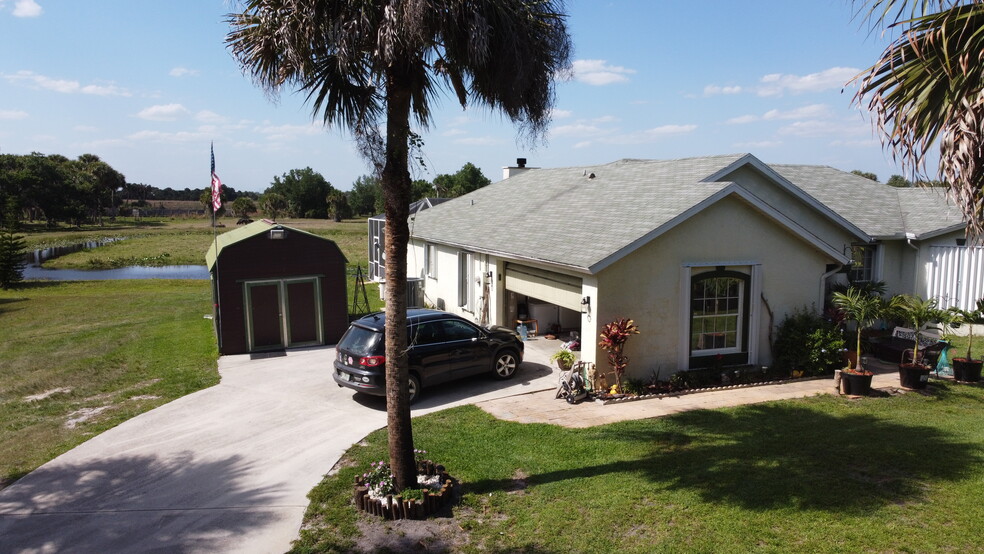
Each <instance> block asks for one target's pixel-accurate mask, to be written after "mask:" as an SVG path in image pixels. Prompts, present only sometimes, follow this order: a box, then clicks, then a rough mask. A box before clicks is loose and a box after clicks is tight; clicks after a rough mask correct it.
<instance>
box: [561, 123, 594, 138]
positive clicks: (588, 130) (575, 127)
mask: <svg viewBox="0 0 984 554" xmlns="http://www.w3.org/2000/svg"><path fill="white" fill-rule="evenodd" d="M603 133H605V131H603V130H602V129H601V128H600V127H596V126H595V125H588V124H585V123H572V124H570V125H558V126H556V127H553V128H551V129H550V136H551V137H583V136H586V135H588V136H590V135H600V134H603Z"/></svg>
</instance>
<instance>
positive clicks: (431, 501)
mask: <svg viewBox="0 0 984 554" xmlns="http://www.w3.org/2000/svg"><path fill="white" fill-rule="evenodd" d="M417 474H418V476H421V477H423V478H425V479H428V478H432V479H434V480H436V482H437V483H438V484H440V488H439V489H437V490H428V489H427V488H426V487H425V488H423V489H422V490H423V498H422V499H420V500H418V499H404V498H403V497H402V496H400V495H398V494H397V495H393V494H387V495H386V496H384V497H381V498H374V497H372V496H370V493H369V486H368V485H366V483H365V481H364V477H363V476H362V475H359V476H357V477H356V478H355V490H354V491H353V500H354V501H355V507H356V508H358V509H359V510H361V511H364V512H368V513H370V514H373V515H377V516H380V517H384V518H386V519H426V518H428V517H430V516H431V515H433V514H434V513H436V512H437V511H439V510H440V509H441V508H442V507H443V506H444V504H446V503H447V502H448V500H450V498H451V494H452V489H453V488H454V484H453V481H452V479H451V476H449V475H448V473H447V471H446V470H445V469H444V466H443V465H440V464H434V462H431V461H429V460H428V461H420V462H418V463H417Z"/></svg>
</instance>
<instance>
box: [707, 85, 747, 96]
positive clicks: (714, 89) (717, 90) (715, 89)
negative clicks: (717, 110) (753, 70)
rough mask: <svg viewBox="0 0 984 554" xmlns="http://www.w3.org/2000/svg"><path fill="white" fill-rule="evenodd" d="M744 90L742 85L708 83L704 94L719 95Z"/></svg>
mask: <svg viewBox="0 0 984 554" xmlns="http://www.w3.org/2000/svg"><path fill="white" fill-rule="evenodd" d="M741 91H742V88H741V87H740V86H731V87H721V86H718V85H707V86H706V87H704V96H717V95H719V94H738V93H740V92H741Z"/></svg>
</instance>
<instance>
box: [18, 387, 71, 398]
mask: <svg viewBox="0 0 984 554" xmlns="http://www.w3.org/2000/svg"><path fill="white" fill-rule="evenodd" d="M70 392H72V389H71V388H69V387H58V388H57V389H51V390H46V391H44V392H39V393H38V394H32V395H30V396H25V397H24V402H40V401H42V400H44V399H46V398H51V397H52V396H54V395H56V394H68V393H70Z"/></svg>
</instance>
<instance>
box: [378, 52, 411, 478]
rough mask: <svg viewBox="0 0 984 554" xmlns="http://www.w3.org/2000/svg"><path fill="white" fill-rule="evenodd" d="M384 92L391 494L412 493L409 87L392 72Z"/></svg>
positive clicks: (387, 422)
mask: <svg viewBox="0 0 984 554" xmlns="http://www.w3.org/2000/svg"><path fill="white" fill-rule="evenodd" d="M388 73H389V75H388V76H387V92H386V99H387V103H386V163H385V166H384V167H383V172H382V177H381V181H382V188H383V201H384V205H385V213H386V227H385V242H386V426H387V427H386V428H387V433H388V434H387V438H388V442H389V455H390V468H391V470H392V471H393V478H394V481H395V485H396V489H397V490H398V491H402V490H403V489H406V488H417V471H416V467H415V462H414V457H413V431H412V429H411V425H410V401H409V393H408V385H407V383H408V380H409V370H408V367H407V354H406V351H407V323H406V322H407V244H408V243H409V241H410V228H409V226H408V223H407V218H408V217H409V216H410V186H411V181H410V171H409V168H408V163H409V159H408V158H409V155H408V154H409V147H408V144H407V141H408V139H409V136H410V87H409V86H407V85H406V83H407V78H406V77H405V75H404V74H402V73H401V72H400V71H399V70H398V69H395V68H391V69H390V70H389V72H388Z"/></svg>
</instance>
